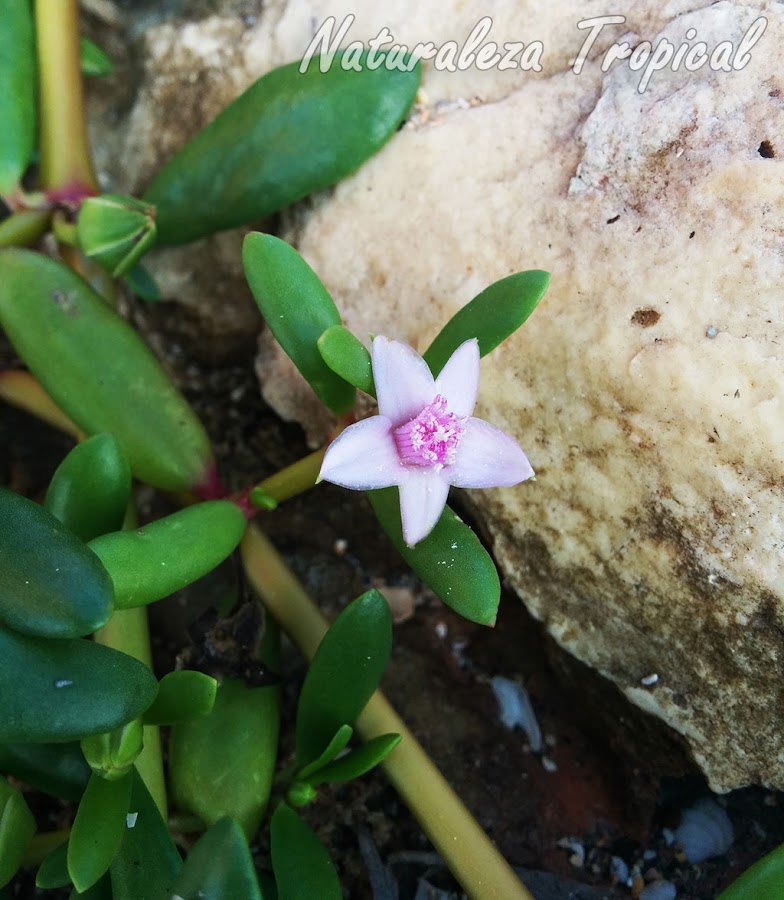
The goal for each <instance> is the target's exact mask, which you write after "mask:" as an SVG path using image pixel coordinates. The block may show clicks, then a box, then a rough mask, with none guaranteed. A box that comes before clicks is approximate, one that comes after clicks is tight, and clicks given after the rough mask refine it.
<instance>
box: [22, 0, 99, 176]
mask: <svg viewBox="0 0 784 900" xmlns="http://www.w3.org/2000/svg"><path fill="white" fill-rule="evenodd" d="M35 25H36V38H37V45H38V71H39V87H40V107H41V109H40V121H41V140H40V149H41V181H42V186H43V187H44V188H48V189H52V188H67V187H70V186H81V187H84V188H90V189H93V190H95V189H96V188H97V182H96V180H95V175H94V173H93V166H92V162H91V159H90V152H89V149H88V145H87V125H86V122H85V116H84V100H83V90H82V72H81V66H80V62H79V4H78V2H77V0H35Z"/></svg>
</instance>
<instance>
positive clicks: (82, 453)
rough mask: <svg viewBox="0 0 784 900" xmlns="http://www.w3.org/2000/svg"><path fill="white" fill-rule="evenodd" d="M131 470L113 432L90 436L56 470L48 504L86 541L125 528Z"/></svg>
mask: <svg viewBox="0 0 784 900" xmlns="http://www.w3.org/2000/svg"><path fill="white" fill-rule="evenodd" d="M130 496H131V470H130V467H129V466H128V460H127V459H126V458H125V454H124V453H123V451H122V448H121V447H120V445H119V444H118V443H117V441H116V440H115V439H114V438H113V437H112V435H110V434H96V435H93V437H91V438H87V440H86V441H83V442H82V443H81V444H77V445H76V447H74V448H73V450H71V452H70V453H69V454H68V455H67V456H66V457H65V459H64V460H63V461H62V462H61V463H60V465H59V466H58V467H57V469H56V470H55V473H54V475H53V476H52V481H51V483H50V485H49V489H48V490H47V492H46V499H45V501H44V506H45V507H46V509H47V510H48V511H49V512H50V513H51V514H52V515H53V516H54V517H55V518H56V519H59V520H60V521H61V522H62V523H63V524H64V525H65V526H66V527H67V528H69V529H70V530H71V531H73V533H74V534H76V535H78V536H79V537H80V538H81V539H82V540H83V541H90V540H92V539H93V538H94V537H98V535H99V534H105V533H106V532H107V531H117V530H118V529H120V528H122V524H123V519H124V518H125V510H126V508H127V506H128V499H129V497H130Z"/></svg>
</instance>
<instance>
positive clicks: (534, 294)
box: [424, 269, 550, 375]
mask: <svg viewBox="0 0 784 900" xmlns="http://www.w3.org/2000/svg"><path fill="white" fill-rule="evenodd" d="M549 283H550V275H549V273H548V272H542V271H540V270H538V269H531V270H530V271H528V272H517V273H516V274H515V275H509V276H508V277H507V278H502V279H501V280H500V281H496V282H495V283H494V284H491V285H490V287H488V288H485V289H484V290H483V291H482V293H481V294H478V295H477V296H476V297H474V299H473V300H471V301H470V302H469V303H467V304H466V305H465V306H464V307H463V308H462V309H461V310H460V311H459V312H457V313H456V314H455V315H454V316H452V318H451V319H450V320H449V321H448V322H447V323H446V325H444V327H443V328H442V329H441V331H440V332H439V334H438V336H437V337H436V339H435V340H434V341H433V343H432V344H431V345H430V347H429V348H428V349H427V351H426V352H425V355H424V360H425V362H426V363H427V364H428V365H429V366H430V370H431V371H432V373H433V374H434V375H438V373H439V372H440V371H441V369H443V367H444V366H445V365H446V362H447V360H448V359H449V357H450V356H451V355H452V354H453V353H454V351H455V350H457V348H458V347H459V346H460V345H461V344H462V343H463V342H464V341H467V340H470V339H471V338H477V340H478V341H479V353H480V354H481V355H482V356H485V355H486V354H488V353H489V352H490V351H491V350H495V348H496V347H497V346H498V345H499V344H500V343H501V342H502V341H504V340H506V338H508V337H509V335H510V334H514V332H515V331H517V329H518V328H519V327H520V326H521V325H522V324H523V322H525V320H526V319H527V318H528V317H529V316H530V315H531V313H532V312H533V311H534V310H535V309H536V305H537V304H538V303H539V301H540V300H541V299H542V297H543V296H544V292H545V291H546V290H547V286H548V284H549Z"/></svg>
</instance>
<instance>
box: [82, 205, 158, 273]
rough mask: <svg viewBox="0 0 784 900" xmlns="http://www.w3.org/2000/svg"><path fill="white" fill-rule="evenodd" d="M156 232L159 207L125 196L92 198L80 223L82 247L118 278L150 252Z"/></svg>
mask: <svg viewBox="0 0 784 900" xmlns="http://www.w3.org/2000/svg"><path fill="white" fill-rule="evenodd" d="M155 232H156V228H155V207H154V206H152V205H151V204H150V203H145V202H144V201H142V200H136V199H135V198H134V197H124V196H122V195H121V194H102V195H101V196H99V197H88V198H87V199H86V200H85V201H84V202H83V203H82V206H81V209H80V210H79V218H78V220H77V222H76V238H77V241H78V243H79V247H80V248H81V249H82V251H83V252H84V254H85V255H86V256H89V257H90V258H91V259H94V260H95V261H96V262H98V263H99V264H100V265H102V266H103V267H104V268H105V269H107V270H108V271H109V272H111V274H112V275H113V276H115V277H119V276H120V275H124V274H125V273H126V272H128V271H129V270H130V269H131V268H132V267H133V266H134V264H135V263H136V262H137V261H138V260H139V259H141V257H142V256H143V255H144V254H145V253H146V252H147V250H149V249H150V247H151V246H152V245H153V243H154V242H155Z"/></svg>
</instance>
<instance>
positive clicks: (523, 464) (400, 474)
mask: <svg viewBox="0 0 784 900" xmlns="http://www.w3.org/2000/svg"><path fill="white" fill-rule="evenodd" d="M371 355H372V363H373V377H374V380H375V383H376V395H377V397H378V415H377V416H372V417H371V418H369V419H364V420H363V421H361V422H357V423H356V424H354V425H351V426H349V427H348V428H347V429H346V430H345V431H344V432H343V433H342V434H340V435H339V436H338V437H337V438H336V439H335V440H334V441H333V442H332V444H330V446H329V448H328V449H327V452H326V455H325V457H324V462H323V464H322V466H321V472H320V473H319V479H320V480H325V481H331V482H333V483H334V484H339V485H342V486H343V487H347V488H353V489H354V490H365V491H366V490H373V489H375V488H383V487H390V486H392V485H397V487H398V489H399V491H400V514H401V519H402V523H403V538H404V540H405V542H406V544H407V545H408V546H409V547H413V546H414V545H415V544H417V543H419V541H421V540H422V539H423V538H426V537H427V536H428V534H430V532H431V531H432V530H433V528H434V526H435V524H436V522H437V521H438V518H439V516H440V515H441V513H442V512H443V509H444V506H445V505H446V499H447V494H448V493H449V487H450V485H454V486H455V487H468V488H487V487H508V486H510V485H513V484H518V483H519V482H521V481H525V480H526V479H527V478H531V477H532V476H533V474H534V470H533V469H532V468H531V464H530V463H529V462H528V459H527V458H526V455H525V453H523V451H522V450H521V449H520V447H519V445H518V444H517V442H516V441H515V440H514V439H513V438H512V437H510V436H509V435H508V434H506V432H504V431H501V429H500V428H496V427H495V426H494V425H490V424H489V423H488V422H485V421H484V420H483V419H477V418H474V417H473V416H472V415H471V413H472V412H473V410H474V405H475V403H476V396H477V391H478V390H479V344H478V342H477V341H476V339H472V340H469V341H466V342H465V343H464V344H461V345H460V346H459V347H458V348H457V350H455V352H454V353H453V354H452V356H451V357H450V358H449V361H448V362H447V364H446V365H445V366H444V368H443V369H442V370H441V372H440V374H439V375H438V377H437V378H433V375H432V373H431V371H430V369H429V368H428V365H427V363H426V362H425V361H424V360H423V359H422V357H421V356H420V355H419V354H418V353H417V352H416V351H415V350H413V349H412V348H411V347H409V346H408V345H407V344H403V343H401V342H400V341H390V340H387V338H385V337H380V336H379V337H376V338H375V339H374V341H373V346H372V350H371Z"/></svg>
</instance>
